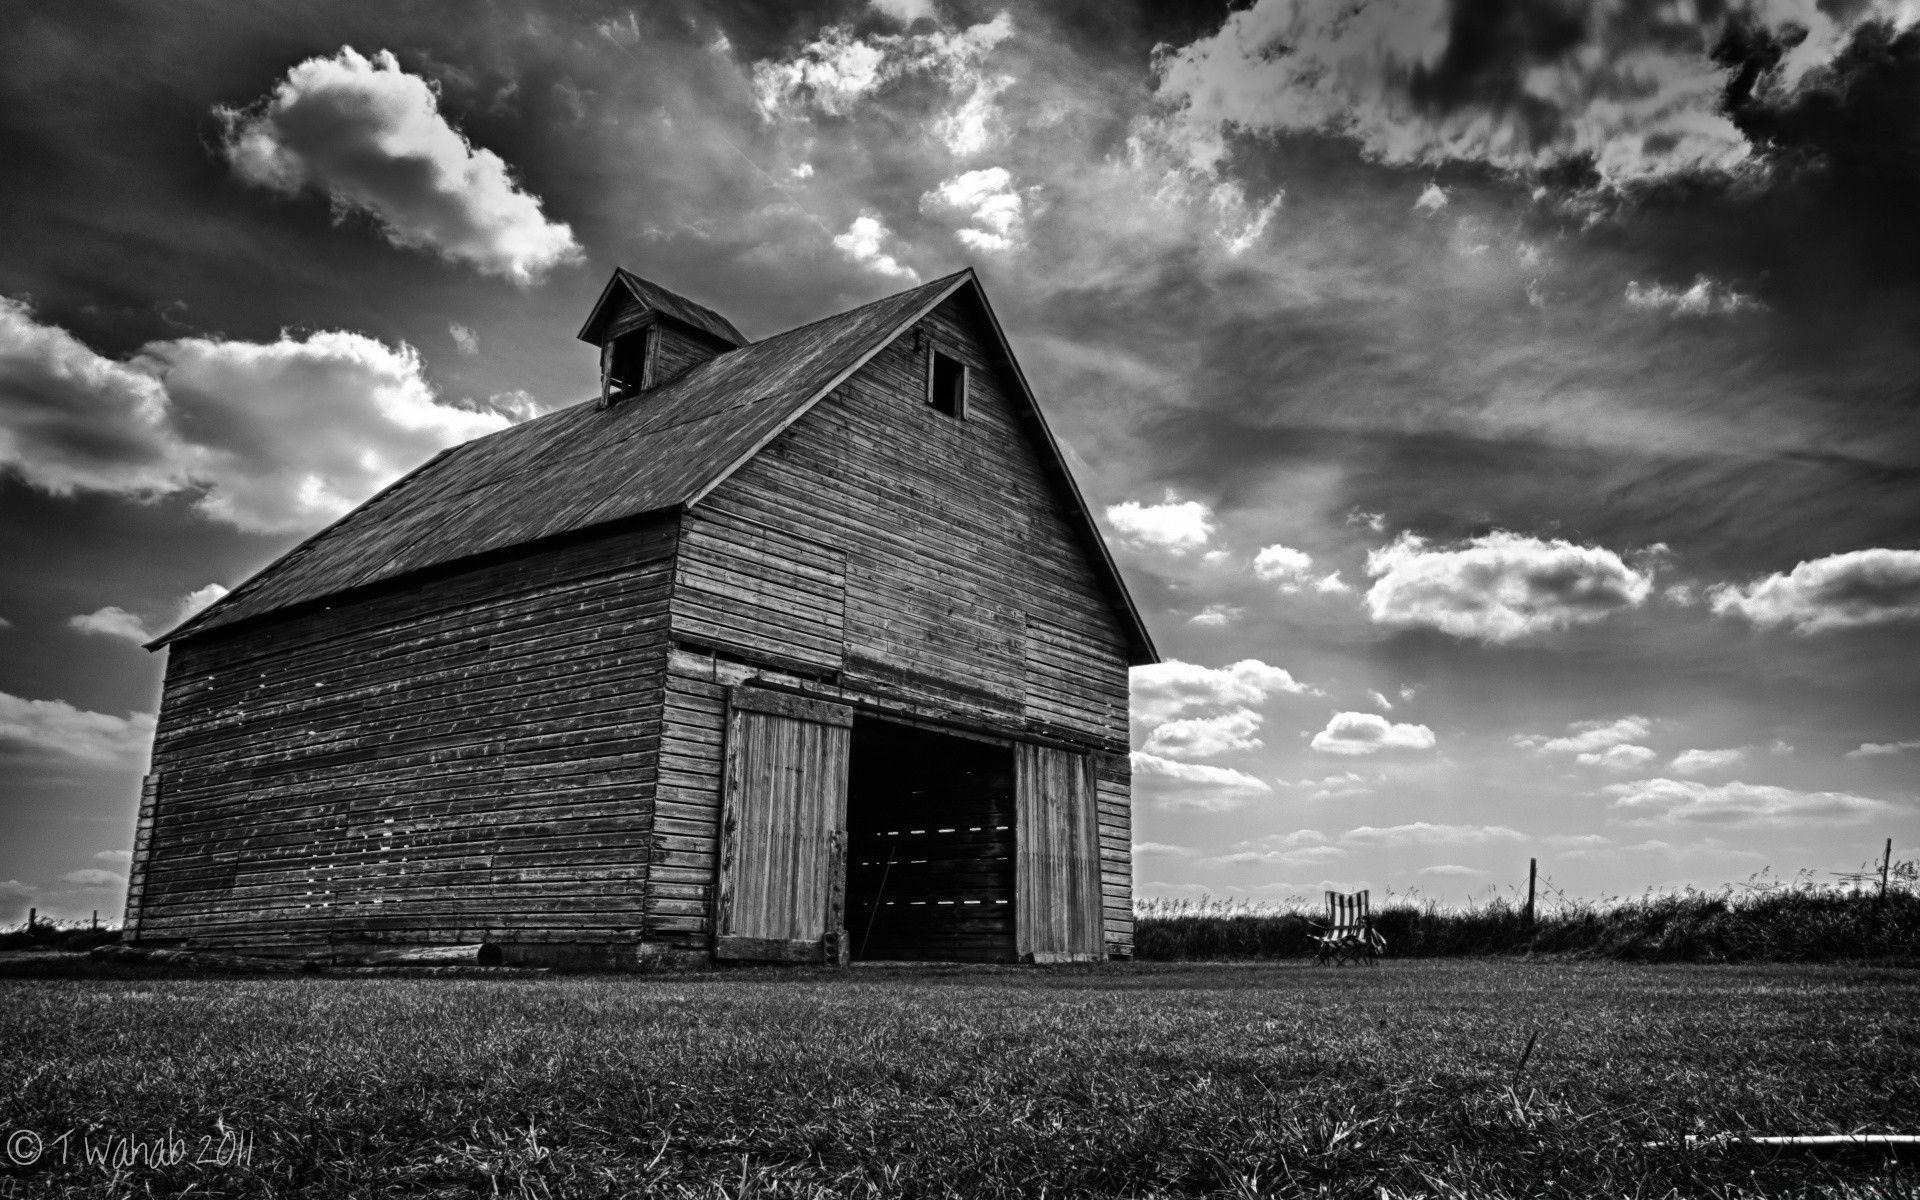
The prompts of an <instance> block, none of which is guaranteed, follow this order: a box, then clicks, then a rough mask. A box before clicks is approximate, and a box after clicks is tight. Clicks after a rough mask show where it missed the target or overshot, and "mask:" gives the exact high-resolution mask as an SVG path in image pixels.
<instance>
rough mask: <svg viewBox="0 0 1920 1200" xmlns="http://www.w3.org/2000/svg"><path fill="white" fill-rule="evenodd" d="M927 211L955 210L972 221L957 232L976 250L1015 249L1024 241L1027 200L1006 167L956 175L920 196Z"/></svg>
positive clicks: (963, 240) (958, 235) (957, 235)
mask: <svg viewBox="0 0 1920 1200" xmlns="http://www.w3.org/2000/svg"><path fill="white" fill-rule="evenodd" d="M920 207H921V208H922V209H923V210H928V211H936V212H947V213H954V214H958V215H959V216H961V217H962V218H963V219H965V220H968V221H971V222H972V224H971V225H969V226H965V227H962V228H960V229H957V230H955V231H954V236H955V237H957V238H959V239H960V240H961V241H962V242H964V243H965V244H966V245H967V246H968V247H970V248H971V249H974V250H1012V249H1014V248H1015V247H1017V246H1018V245H1019V244H1020V239H1021V234H1022V227H1023V224H1024V221H1025V212H1024V208H1025V202H1024V201H1023V200H1022V199H1021V196H1020V193H1019V192H1017V191H1015V190H1014V188H1013V177H1012V176H1011V175H1009V174H1008V173H1007V169H1006V168H1005V167H985V168H983V169H981V170H978V171H968V172H965V173H964V174H960V175H955V176H954V177H953V178H951V179H948V180H946V181H944V182H943V183H941V184H940V186H938V187H936V188H934V189H933V190H932V191H930V192H928V193H927V194H926V195H924V196H922V197H920Z"/></svg>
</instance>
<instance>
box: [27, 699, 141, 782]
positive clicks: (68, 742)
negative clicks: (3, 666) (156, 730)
mask: <svg viewBox="0 0 1920 1200" xmlns="http://www.w3.org/2000/svg"><path fill="white" fill-rule="evenodd" d="M5 744H12V745H15V746H21V747H26V748H29V749H33V750H42V751H51V752H53V753H55V754H61V755H65V756H67V757H69V758H77V759H81V760H82V761H85V762H92V763H104V764H115V765H123V764H124V765H132V764H139V763H143V762H144V761H145V760H146V756H147V753H148V751H149V750H150V749H151V747H152V745H153V714H152V713H133V714H131V715H129V716H125V717H116V716H112V715H110V714H108V713H97V712H88V711H86V710H84V709H79V708H75V707H74V706H73V705H71V704H68V703H67V702H66V701H64V700H25V699H22V698H21V697H19V696H14V695H10V694H8V693H6V692H0V745H5Z"/></svg>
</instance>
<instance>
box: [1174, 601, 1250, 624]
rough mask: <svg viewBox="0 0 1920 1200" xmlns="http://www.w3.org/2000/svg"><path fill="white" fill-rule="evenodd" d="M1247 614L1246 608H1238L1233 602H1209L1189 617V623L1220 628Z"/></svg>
mask: <svg viewBox="0 0 1920 1200" xmlns="http://www.w3.org/2000/svg"><path fill="white" fill-rule="evenodd" d="M1246 615H1247V610H1246V609H1244V608H1236V607H1234V606H1233V605H1231V604H1209V605H1207V606H1206V607H1205V608H1203V609H1201V610H1200V611H1199V612H1197V613H1195V614H1193V615H1192V616H1191V617H1188V618H1187V624H1189V625H1206V626H1210V627H1213V628H1218V627H1220V626H1223V625H1231V624H1233V623H1234V622H1235V621H1238V620H1239V619H1240V618H1241V617H1244V616H1246Z"/></svg>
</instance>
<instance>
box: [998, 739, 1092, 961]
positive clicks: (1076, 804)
mask: <svg viewBox="0 0 1920 1200" xmlns="http://www.w3.org/2000/svg"><path fill="white" fill-rule="evenodd" d="M1014 783H1015V791H1016V805H1017V808H1016V812H1017V817H1016V819H1017V822H1018V827H1019V836H1018V842H1017V844H1016V848H1015V863H1016V874H1015V908H1016V911H1015V950H1016V953H1018V954H1019V955H1020V956H1021V957H1022V958H1027V957H1029V956H1030V957H1032V958H1033V959H1034V960H1036V961H1041V962H1052V961H1062V960H1075V961H1084V960H1089V959H1099V958H1104V957H1106V944H1105V939H1104V933H1103V919H1104V918H1103V914H1102V907H1101V888H1100V843H1099V829H1098V820H1099V816H1098V811H1097V809H1096V807H1095V805H1096V800H1095V787H1094V775H1093V762H1092V759H1091V758H1090V757H1089V756H1088V755H1085V754H1077V753H1074V752H1072V751H1068V750H1056V749H1053V748H1051V747H1047V746H1036V745H1032V744H1031V743H1025V742H1022V743H1017V744H1016V745H1015V747H1014Z"/></svg>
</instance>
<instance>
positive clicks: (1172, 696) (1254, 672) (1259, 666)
mask: <svg viewBox="0 0 1920 1200" xmlns="http://www.w3.org/2000/svg"><path fill="white" fill-rule="evenodd" d="M1128 680H1129V686H1130V689H1131V691H1132V708H1133V715H1134V717H1135V719H1137V720H1139V721H1141V722H1143V723H1145V724H1149V725H1158V724H1160V723H1162V722H1164V721H1169V720H1172V719H1174V718H1176V717H1182V716H1187V715H1190V714H1193V713H1196V712H1199V711H1202V710H1204V709H1207V708H1239V707H1244V706H1246V705H1250V704H1259V703H1261V702H1263V701H1265V700H1266V699H1268V698H1269V697H1272V696H1277V695H1281V694H1283V693H1285V694H1290V695H1303V694H1304V695H1318V694H1319V693H1318V692H1317V691H1316V690H1315V689H1313V688H1310V687H1308V686H1307V685H1306V684H1304V683H1301V682H1300V681H1299V680H1297V679H1295V678H1294V677H1293V675H1292V673H1290V672H1288V671H1286V670H1285V669H1283V668H1280V667H1274V666H1268V665H1267V664H1266V663H1263V662H1261V661H1260V660H1259V659H1257V658H1243V659H1241V660H1240V661H1239V662H1237V663H1234V664H1233V665H1232V666H1228V667H1202V666H1197V665H1195V664H1193V663H1188V662H1181V661H1180V660H1179V659H1177V658H1171V659H1168V660H1166V661H1165V662H1157V663H1149V664H1147V665H1146V666H1142V667H1135V668H1133V670H1132V671H1131V672H1130V673H1129V676H1128Z"/></svg>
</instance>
